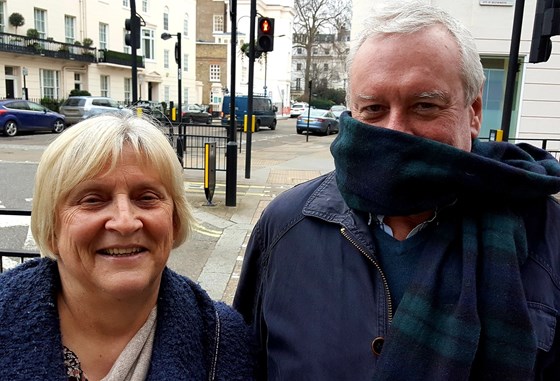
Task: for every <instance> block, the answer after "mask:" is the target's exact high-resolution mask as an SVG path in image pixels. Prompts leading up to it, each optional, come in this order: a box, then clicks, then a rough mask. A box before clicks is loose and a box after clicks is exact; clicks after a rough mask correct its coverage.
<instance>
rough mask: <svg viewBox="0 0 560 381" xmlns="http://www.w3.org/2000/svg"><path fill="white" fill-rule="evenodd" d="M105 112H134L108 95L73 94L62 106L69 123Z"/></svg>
mask: <svg viewBox="0 0 560 381" xmlns="http://www.w3.org/2000/svg"><path fill="white" fill-rule="evenodd" d="M105 112H123V113H127V114H132V110H131V109H127V108H124V107H123V106H121V105H119V104H118V103H117V101H115V100H114V99H111V98H108V97H96V96H73V97H69V98H68V99H66V100H65V101H64V103H63V104H62V106H60V113H61V114H63V115H64V116H65V117H66V124H67V125H70V124H74V123H78V122H81V121H82V120H84V119H87V118H90V117H92V116H94V115H98V114H102V113H105Z"/></svg>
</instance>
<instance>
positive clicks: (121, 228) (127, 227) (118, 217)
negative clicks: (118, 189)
mask: <svg viewBox="0 0 560 381" xmlns="http://www.w3.org/2000/svg"><path fill="white" fill-rule="evenodd" d="M142 226H143V224H142V221H141V220H140V219H139V216H138V214H137V211H136V209H135V207H134V205H133V203H132V202H131V200H130V199H129V198H128V197H117V198H116V199H115V200H114V202H113V206H112V208H111V216H110V218H109V219H108V220H107V222H106V224H105V227H106V228H107V229H108V230H114V231H118V232H119V233H121V234H130V233H133V232H135V231H137V230H139V229H140V228H142Z"/></svg>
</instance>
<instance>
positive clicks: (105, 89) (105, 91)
mask: <svg viewBox="0 0 560 381" xmlns="http://www.w3.org/2000/svg"><path fill="white" fill-rule="evenodd" d="M99 83H100V85H101V96H102V97H108V96H109V76H108V75H102V76H100V77H99Z"/></svg>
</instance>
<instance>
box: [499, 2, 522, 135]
mask: <svg viewBox="0 0 560 381" xmlns="http://www.w3.org/2000/svg"><path fill="white" fill-rule="evenodd" d="M524 8H525V0H517V1H516V4H515V14H514V16H513V28H512V32H511V44H510V51H509V62H508V72H507V77H506V89H505V93H504V108H503V111H502V126H501V128H502V131H503V137H502V139H503V141H506V142H507V141H508V139H509V130H510V126H511V113H512V110H513V101H514V99H513V95H514V90H515V77H516V76H517V72H518V69H519V42H520V40H521V26H522V24H523V11H524Z"/></svg>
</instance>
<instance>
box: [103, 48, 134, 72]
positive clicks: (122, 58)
mask: <svg viewBox="0 0 560 381" xmlns="http://www.w3.org/2000/svg"><path fill="white" fill-rule="evenodd" d="M98 53H99V57H98V62H99V63H108V64H114V65H122V66H130V67H131V66H132V54H128V53H122V52H116V51H114V50H107V49H99V51H98ZM136 67H142V68H143V67H144V57H142V56H136Z"/></svg>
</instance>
